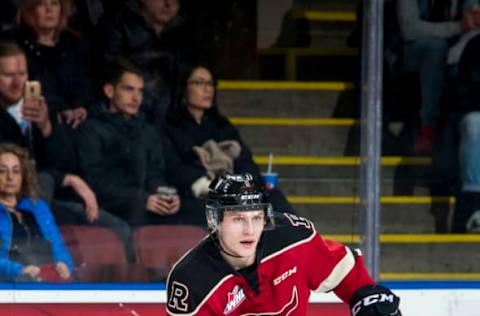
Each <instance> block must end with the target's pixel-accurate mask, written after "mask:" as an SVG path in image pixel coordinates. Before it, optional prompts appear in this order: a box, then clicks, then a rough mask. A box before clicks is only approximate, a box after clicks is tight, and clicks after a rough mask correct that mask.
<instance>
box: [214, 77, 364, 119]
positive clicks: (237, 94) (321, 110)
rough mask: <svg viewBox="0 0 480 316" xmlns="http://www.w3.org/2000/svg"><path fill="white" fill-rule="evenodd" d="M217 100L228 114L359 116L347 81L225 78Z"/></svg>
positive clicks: (220, 84) (305, 116) (306, 116)
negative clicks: (235, 79)
mask: <svg viewBox="0 0 480 316" xmlns="http://www.w3.org/2000/svg"><path fill="white" fill-rule="evenodd" d="M218 103H219V107H220V110H221V111H222V113H224V114H225V115H227V116H229V117H230V116H231V117H236V116H241V117H298V118H302V117H303V118H311V117H325V118H330V117H337V118H351V117H355V116H356V110H355V104H356V103H355V94H354V91H353V85H352V84H351V83H348V82H288V81H225V80H223V81H220V82H219V91H218Z"/></svg>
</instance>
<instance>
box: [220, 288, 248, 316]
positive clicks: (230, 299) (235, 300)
mask: <svg viewBox="0 0 480 316" xmlns="http://www.w3.org/2000/svg"><path fill="white" fill-rule="evenodd" d="M244 300H245V292H244V291H243V289H242V288H241V287H240V286H238V285H235V287H234V288H233V290H232V291H231V292H228V294H227V305H226V306H225V310H224V311H223V314H224V315H228V314H230V313H231V312H232V311H233V310H234V309H235V308H237V307H238V306H240V304H242V302H243V301H244Z"/></svg>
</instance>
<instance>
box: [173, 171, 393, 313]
mask: <svg viewBox="0 0 480 316" xmlns="http://www.w3.org/2000/svg"><path fill="white" fill-rule="evenodd" d="M262 195H263V194H262V192H261V191H259V190H258V189H257V188H256V186H255V182H254V179H253V177H252V176H251V175H250V174H241V175H231V174H224V175H221V176H219V177H217V178H216V179H214V180H213V181H212V183H211V185H210V191H209V198H208V201H207V210H206V214H207V222H208V226H209V230H210V235H209V236H208V237H206V238H205V239H203V240H202V241H201V242H200V243H199V245H197V246H196V247H195V248H193V249H192V250H191V251H190V252H188V253H187V254H186V255H185V256H184V257H183V258H182V259H180V260H179V262H177V263H176V264H175V266H174V267H173V269H172V271H171V272H170V274H169V276H168V279H167V313H168V314H169V315H200V316H203V315H215V316H219V315H232V316H236V315H264V316H271V315H290V316H299V315H301V316H304V315H307V306H308V298H309V296H310V292H311V291H315V292H329V291H334V292H335V294H336V295H337V296H338V297H340V298H341V299H342V300H343V301H344V302H345V303H347V304H350V307H351V312H352V315H353V316H400V315H401V313H400V311H399V310H398V304H399V298H398V297H397V296H395V295H394V294H393V293H392V292H391V291H390V290H388V289H387V288H384V287H382V286H380V285H377V284H376V283H375V281H374V280H373V279H372V278H371V277H370V276H369V275H368V272H367V271H366V269H365V267H364V264H363V260H362V257H361V255H360V254H359V252H357V251H355V250H350V249H349V248H348V247H346V246H344V245H342V244H339V243H336V242H333V241H327V240H324V239H322V237H321V236H320V235H319V234H318V233H317V232H316V231H315V228H314V226H313V224H312V222H310V221H308V220H306V219H304V218H301V217H298V216H295V215H292V214H288V213H284V214H282V215H280V216H275V217H274V214H273V211H272V208H271V205H270V204H265V203H263V202H262Z"/></svg>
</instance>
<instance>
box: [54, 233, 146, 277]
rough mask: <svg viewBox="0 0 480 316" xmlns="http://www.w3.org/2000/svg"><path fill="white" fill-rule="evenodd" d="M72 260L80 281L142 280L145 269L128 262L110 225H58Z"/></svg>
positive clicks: (121, 245)
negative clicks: (108, 227) (104, 226)
mask: <svg viewBox="0 0 480 316" xmlns="http://www.w3.org/2000/svg"><path fill="white" fill-rule="evenodd" d="M60 232H61V234H62V237H63V240H64V241H65V245H66V246H67V248H68V250H69V252H70V255H71V256H72V259H73V262H74V264H75V273H74V274H75V279H76V280H77V281H82V282H142V281H147V280H148V275H147V271H146V270H145V268H144V267H142V266H141V265H137V264H129V263H128V260H127V256H126V253H125V248H124V245H123V243H122V242H121V241H120V239H119V238H118V237H117V235H116V234H115V233H114V232H113V231H112V230H110V229H107V228H103V227H98V226H79V225H78V226H77V225H63V226H60Z"/></svg>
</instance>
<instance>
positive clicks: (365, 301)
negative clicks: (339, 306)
mask: <svg viewBox="0 0 480 316" xmlns="http://www.w3.org/2000/svg"><path fill="white" fill-rule="evenodd" d="M393 301H394V295H393V294H385V293H382V294H372V295H369V296H367V297H364V298H362V299H361V300H360V301H358V302H357V303H356V304H355V305H353V307H352V316H355V315H357V314H358V312H359V311H361V310H362V308H363V307H367V306H370V305H372V304H377V303H382V302H390V303H393Z"/></svg>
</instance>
